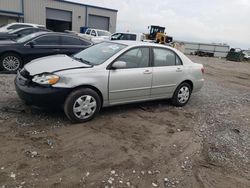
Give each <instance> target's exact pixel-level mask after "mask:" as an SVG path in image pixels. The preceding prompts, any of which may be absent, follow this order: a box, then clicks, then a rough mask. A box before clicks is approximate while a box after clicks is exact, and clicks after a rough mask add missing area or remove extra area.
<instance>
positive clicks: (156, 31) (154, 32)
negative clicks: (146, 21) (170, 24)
mask: <svg viewBox="0 0 250 188" xmlns="http://www.w3.org/2000/svg"><path fill="white" fill-rule="evenodd" d="M148 28H149V29H150V31H149V34H146V39H147V40H154V41H155V42H156V43H160V44H165V43H170V42H172V41H173V38H172V37H170V36H167V35H166V33H165V27H161V26H155V25H151V26H150V27H148Z"/></svg>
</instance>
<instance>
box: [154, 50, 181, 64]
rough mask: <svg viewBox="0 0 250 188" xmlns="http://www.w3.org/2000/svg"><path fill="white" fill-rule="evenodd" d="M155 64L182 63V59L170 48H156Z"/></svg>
mask: <svg viewBox="0 0 250 188" xmlns="http://www.w3.org/2000/svg"><path fill="white" fill-rule="evenodd" d="M153 52H154V66H155V67H162V66H175V65H181V64H182V63H181V60H180V59H179V57H177V56H176V55H175V53H174V52H172V51H171V50H168V49H160V48H154V49H153Z"/></svg>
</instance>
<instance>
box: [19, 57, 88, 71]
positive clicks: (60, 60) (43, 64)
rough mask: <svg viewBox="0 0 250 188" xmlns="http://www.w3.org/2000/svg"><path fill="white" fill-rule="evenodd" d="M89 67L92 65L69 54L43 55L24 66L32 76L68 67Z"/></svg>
mask: <svg viewBox="0 0 250 188" xmlns="http://www.w3.org/2000/svg"><path fill="white" fill-rule="evenodd" d="M89 67H91V66H90V65H87V64H84V63H82V62H80V61H77V60H75V59H72V58H71V57H69V56H67V55H53V56H47V57H42V58H39V59H35V60H33V61H31V62H30V63H28V64H26V65H25V66H24V68H25V69H26V70H27V71H28V72H29V73H30V75H31V76H34V75H37V74H41V73H52V72H55V71H60V70H66V69H75V68H89Z"/></svg>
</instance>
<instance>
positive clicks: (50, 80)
mask: <svg viewBox="0 0 250 188" xmlns="http://www.w3.org/2000/svg"><path fill="white" fill-rule="evenodd" d="M59 79H60V77H59V76H57V75H54V74H40V75H36V76H34V77H33V79H32V81H33V82H35V83H38V84H41V85H53V84H56V83H57V82H58V80H59Z"/></svg>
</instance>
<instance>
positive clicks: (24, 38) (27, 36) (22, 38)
mask: <svg viewBox="0 0 250 188" xmlns="http://www.w3.org/2000/svg"><path fill="white" fill-rule="evenodd" d="M39 34H40V33H39V32H37V33H32V34H29V35H26V36H24V37H21V38H18V39H17V40H16V41H17V42H18V43H23V42H27V41H29V40H30V39H32V38H34V37H36V36H38V35H39Z"/></svg>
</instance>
